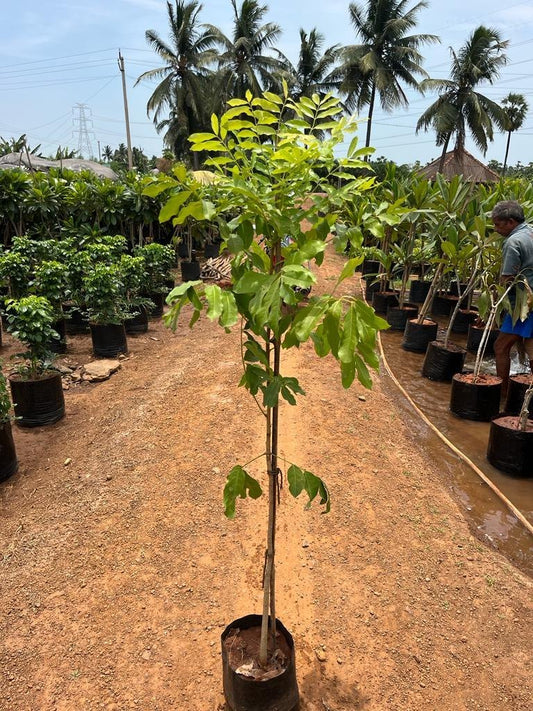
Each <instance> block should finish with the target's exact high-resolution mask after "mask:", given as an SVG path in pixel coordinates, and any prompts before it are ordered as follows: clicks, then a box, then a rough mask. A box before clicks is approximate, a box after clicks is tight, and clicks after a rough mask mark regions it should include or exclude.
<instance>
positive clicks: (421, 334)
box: [402, 318, 439, 353]
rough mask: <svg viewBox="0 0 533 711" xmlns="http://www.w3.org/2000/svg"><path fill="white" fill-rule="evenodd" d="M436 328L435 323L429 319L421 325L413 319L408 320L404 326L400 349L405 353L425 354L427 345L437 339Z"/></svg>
mask: <svg viewBox="0 0 533 711" xmlns="http://www.w3.org/2000/svg"><path fill="white" fill-rule="evenodd" d="M438 328H439V327H438V325H437V323H436V322H435V321H432V320H431V319H429V318H426V319H424V321H423V322H422V323H418V321H417V320H416V319H415V318H412V319H409V321H407V323H406V324H405V331H404V334H403V341H402V348H403V349H404V350H405V351H414V352H415V353H425V352H426V348H427V347H428V343H431V341H434V340H435V339H436V338H437V331H438Z"/></svg>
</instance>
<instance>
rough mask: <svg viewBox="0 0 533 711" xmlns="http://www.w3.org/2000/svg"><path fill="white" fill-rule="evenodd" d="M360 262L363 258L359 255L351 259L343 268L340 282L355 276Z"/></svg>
mask: <svg viewBox="0 0 533 711" xmlns="http://www.w3.org/2000/svg"><path fill="white" fill-rule="evenodd" d="M360 264H361V260H360V258H359V257H354V258H353V259H349V260H348V261H347V262H346V264H345V265H344V267H343V269H342V272H341V275H340V277H339V281H338V283H339V284H340V283H341V281H344V280H345V279H347V278H348V277H351V276H353V275H354V273H355V270H356V269H357V267H358V266H359V265H360Z"/></svg>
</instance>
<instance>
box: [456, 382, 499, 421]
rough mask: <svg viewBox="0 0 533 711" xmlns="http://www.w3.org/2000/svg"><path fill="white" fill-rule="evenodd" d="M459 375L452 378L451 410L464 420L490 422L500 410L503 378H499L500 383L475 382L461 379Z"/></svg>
mask: <svg viewBox="0 0 533 711" xmlns="http://www.w3.org/2000/svg"><path fill="white" fill-rule="evenodd" d="M458 376H459V374H456V375H454V376H453V378H452V389H451V393H450V411H451V412H452V413H453V414H454V415H457V417H462V418H463V419H464V420H477V421H478V422H490V420H492V418H493V417H495V416H496V415H497V414H498V412H499V410H500V397H501V392H502V381H501V379H500V378H498V380H499V382H498V383H486V382H483V381H478V382H475V383H473V382H469V381H463V380H460V379H459V377H458Z"/></svg>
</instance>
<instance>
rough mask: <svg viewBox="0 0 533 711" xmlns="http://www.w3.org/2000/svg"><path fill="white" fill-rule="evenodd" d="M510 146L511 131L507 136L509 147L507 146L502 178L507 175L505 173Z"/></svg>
mask: <svg viewBox="0 0 533 711" xmlns="http://www.w3.org/2000/svg"><path fill="white" fill-rule="evenodd" d="M510 145H511V131H509V132H508V134H507V145H506V146H505V158H504V159H503V170H502V178H503V176H504V175H505V171H506V169H507V158H508V157H509V146H510Z"/></svg>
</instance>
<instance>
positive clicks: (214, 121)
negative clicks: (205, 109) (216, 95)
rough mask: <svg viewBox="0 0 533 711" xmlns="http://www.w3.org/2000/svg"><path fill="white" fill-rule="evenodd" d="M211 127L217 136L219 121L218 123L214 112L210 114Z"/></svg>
mask: <svg viewBox="0 0 533 711" xmlns="http://www.w3.org/2000/svg"><path fill="white" fill-rule="evenodd" d="M211 128H212V129H213V133H215V134H216V135H217V136H218V134H219V128H220V127H219V123H218V117H217V115H216V114H211Z"/></svg>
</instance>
